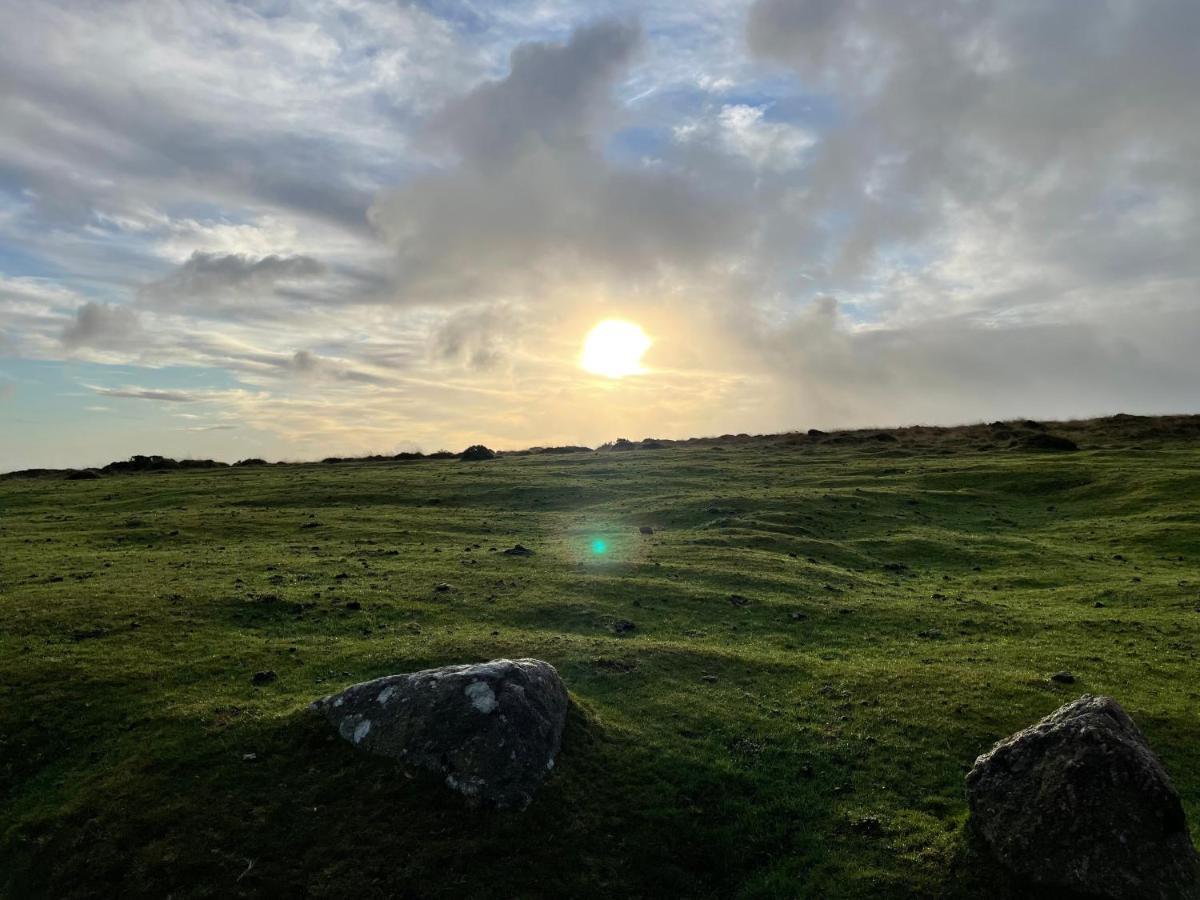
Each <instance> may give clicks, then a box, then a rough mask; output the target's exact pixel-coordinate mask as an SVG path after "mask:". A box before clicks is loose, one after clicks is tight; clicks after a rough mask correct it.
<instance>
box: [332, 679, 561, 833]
mask: <svg viewBox="0 0 1200 900" xmlns="http://www.w3.org/2000/svg"><path fill="white" fill-rule="evenodd" d="M311 709H313V710H314V711H316V712H318V713H320V714H321V715H323V716H324V717H325V718H326V719H328V720H329V722H330V723H332V724H333V725H334V727H336V728H337V730H338V733H339V734H340V735H341V736H342V737H343V738H345V739H346V740H347V741H349V742H350V743H352V744H354V746H356V747H358V748H360V749H362V750H365V751H367V752H369V753H374V754H376V755H379V756H386V757H390V758H392V759H395V760H398V761H400V762H402V763H405V764H406V765H410V766H413V767H415V768H419V769H425V770H427V771H430V772H433V773H435V774H437V775H439V776H441V777H443V778H444V779H445V782H446V784H447V786H449V787H450V788H452V789H454V790H456V791H458V792H459V793H461V794H463V795H465V796H466V797H468V798H470V799H472V800H475V801H486V802H488V803H494V804H495V805H497V806H500V807H515V808H518V809H519V808H523V807H525V806H526V805H528V803H529V801H530V800H531V798H532V797H533V794H534V792H535V791H536V790H537V788H538V787H539V786H540V785H541V783H542V781H543V779H544V778H545V777H546V775H547V773H549V771H550V770H551V769H552V768H553V766H554V758H555V756H556V755H557V753H558V749H559V745H560V743H561V741H562V732H563V726H564V724H565V722H566V715H567V690H566V688H565V687H564V686H563V683H562V680H561V679H560V678H559V677H558V672H556V671H555V669H554V667H553V666H551V665H550V664H549V663H545V662H542V661H540V660H536V659H515V660H510V659H496V660H492V661H491V662H486V663H477V664H474V665H460V666H445V667H443V668H439V669H426V670H424V671H421V672H413V673H410V674H406V675H389V676H386V677H384V678H377V679H375V680H374V681H367V682H364V683H362V684H356V685H353V686H352V687H348V688H346V689H345V690H344V691H342V692H341V693H338V694H334V695H332V696H330V697H325V698H323V699H321V700H317V701H316V702H315V703H313V704H312V706H311Z"/></svg>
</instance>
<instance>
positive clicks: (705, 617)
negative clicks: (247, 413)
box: [0, 419, 1200, 898]
mask: <svg viewBox="0 0 1200 900" xmlns="http://www.w3.org/2000/svg"><path fill="white" fill-rule="evenodd" d="M1109 421H1110V422H1111V421H1112V420H1109ZM1185 424H1186V423H1185ZM1019 428H1020V425H1019V423H1009V427H1006V428H1005V429H998V428H997V429H991V430H1013V429H1019ZM1049 428H1050V430H1051V431H1052V432H1054V433H1062V434H1065V435H1067V436H1068V437H1070V438H1071V439H1072V440H1075V441H1076V442H1077V443H1079V444H1080V446H1081V447H1082V448H1083V449H1082V451H1080V452H1075V453H1061V454H1059V453H1047V452H1028V453H1026V452H1023V451H1021V450H1020V449H1014V448H1013V447H1010V446H1008V445H1007V444H1005V446H1004V447H1002V448H993V450H992V451H989V452H980V451H978V450H976V449H974V447H975V446H976V445H978V444H979V443H980V442H981V441H983V437H984V433H985V432H988V431H989V426H986V425H981V426H976V427H975V430H968V431H967V432H964V433H963V434H961V435H960V436H959V437H957V438H954V439H953V440H951V438H949V437H946V435H945V434H940V433H939V434H934V433H933V432H932V431H930V432H929V433H926V432H924V431H919V430H918V431H915V432H914V431H912V430H908V431H905V430H901V431H896V432H894V434H896V435H897V436H898V437H899V440H898V442H896V443H891V442H887V443H885V442H882V441H875V440H867V441H854V440H847V441H840V442H831V441H830V440H829V438H830V437H831V436H828V435H826V436H818V437H812V438H810V437H808V436H804V435H801V436H792V437H790V438H789V439H787V440H783V439H763V440H753V439H751V440H741V439H739V440H738V441H736V442H731V443H728V444H725V445H722V446H721V449H716V448H715V447H713V446H708V445H704V444H699V445H697V446H691V447H679V446H675V447H667V448H666V449H659V450H654V451H644V452H639V451H636V450H635V451H632V452H624V453H620V454H615V453H599V454H591V453H573V454H562V455H559V454H555V455H536V454H535V455H529V456H510V457H502V458H500V459H497V460H491V461H488V462H487V463H486V464H481V465H466V464H461V463H459V462H457V461H455V460H446V461H440V460H437V461H417V462H412V461H405V462H366V463H343V464H337V465H320V464H316V465H311V466H254V467H234V468H227V469H195V470H191V469H185V470H178V471H172V472H170V473H168V474H164V475H146V474H118V475H106V476H104V477H102V478H99V479H90V480H72V481H68V480H65V479H62V478H53V479H51V478H39V479H10V480H5V481H4V482H2V483H0V516H2V518H0V894H3V895H4V896H11V897H22V898H24V897H37V896H53V897H87V896H117V895H121V896H165V895H167V894H171V895H172V896H175V897H209V896H211V897H237V896H312V897H325V896H328V897H341V896H360V897H385V896H431V897H464V896H472V897H514V896H521V897H559V896H574V897H587V896H595V897H602V896H618V895H625V896H645V897H650V896H655V897H658V896H696V897H706V896H711V897H718V896H720V897H725V896H742V897H811V898H839V897H841V898H849V897H873V898H879V897H896V898H901V897H905V898H907V897H921V896H926V897H942V896H947V897H963V898H966V897H983V898H1002V897H1015V896H1023V895H1022V894H1021V893H1020V891H1019V890H1018V889H1017V888H1015V887H1013V886H1012V885H1010V884H1007V883H1006V882H1005V880H1004V879H1003V878H1002V877H1000V875H999V873H997V872H995V871H994V870H993V869H992V868H991V867H990V865H989V864H988V863H987V861H986V860H985V859H983V858H981V857H980V856H979V855H978V853H977V851H976V850H975V849H974V848H972V847H971V846H970V844H969V842H968V841H967V840H966V838H965V836H964V830H963V822H964V820H965V816H966V805H965V800H964V798H963V793H962V777H963V775H964V773H965V771H966V768H967V767H969V766H970V764H971V762H972V761H973V759H974V757H975V756H976V755H977V754H978V753H980V752H982V751H984V750H986V749H987V748H988V747H989V746H990V745H991V743H992V742H993V741H995V740H996V739H998V738H1000V737H1002V736H1004V735H1006V734H1008V733H1010V732H1012V731H1014V730H1016V729H1017V728H1019V727H1022V726H1024V725H1026V724H1029V723H1030V722H1032V721H1034V720H1036V719H1037V718H1039V717H1041V716H1042V715H1044V714H1045V713H1047V712H1049V711H1050V710H1051V709H1053V708H1055V707H1056V706H1058V705H1060V704H1061V703H1063V702H1065V701H1066V700H1068V699H1071V698H1073V697H1075V696H1077V695H1079V694H1080V693H1084V692H1093V693H1096V692H1099V693H1108V694H1112V695H1113V696H1115V697H1117V698H1118V699H1119V700H1120V702H1121V703H1122V704H1123V705H1124V706H1125V707H1126V709H1127V710H1129V712H1130V713H1131V714H1132V715H1133V716H1134V718H1135V719H1137V720H1138V722H1139V724H1140V725H1141V726H1142V728H1143V729H1144V731H1145V732H1146V733H1147V735H1148V737H1149V739H1150V742H1151V744H1152V745H1153V746H1154V747H1155V748H1156V750H1157V751H1158V752H1159V754H1160V756H1161V757H1162V759H1163V761H1164V763H1165V765H1166V767H1167V769H1168V771H1169V772H1170V773H1171V775H1172V777H1173V779H1174V781H1175V784H1176V786H1177V787H1178V788H1179V790H1180V793H1181V794H1182V795H1183V799H1184V805H1185V807H1186V809H1187V812H1188V815H1189V818H1190V821H1191V822H1192V824H1193V829H1196V827H1197V825H1198V824H1200V765H1198V763H1200V758H1198V757H1197V751H1196V748H1197V747H1198V746H1200V718H1198V716H1197V713H1196V710H1197V709H1198V708H1200V705H1198V704H1197V701H1198V700H1200V688H1198V687H1197V684H1196V679H1195V675H1196V672H1197V671H1198V670H1200V669H1198V666H1197V653H1198V651H1200V574H1197V572H1198V570H1197V560H1198V559H1200V481H1197V479H1196V476H1195V472H1196V469H1197V465H1198V464H1200V447H1197V446H1196V445H1194V444H1193V443H1191V442H1190V440H1191V432H1190V431H1188V428H1187V427H1185V425H1181V424H1179V422H1178V421H1175V420H1170V421H1169V422H1165V423H1164V421H1160V420H1155V419H1136V420H1129V421H1126V420H1117V421H1116V422H1115V424H1112V425H1111V426H1110V427H1109V431H1105V427H1104V426H1102V425H1096V424H1095V423H1071V424H1069V425H1053V426H1049ZM1113 429H1115V431H1114V430H1113ZM1130 429H1136V430H1137V431H1138V433H1139V434H1143V435H1144V436H1145V437H1144V439H1145V440H1146V441H1150V442H1151V444H1150V445H1149V446H1152V447H1153V449H1152V451H1148V450H1147V449H1146V446H1145V445H1141V444H1137V443H1136V441H1135V439H1134V438H1132V437H1129V436H1128V433H1129V432H1130ZM876 431H877V430H875V431H871V432H864V434H866V435H868V436H869V435H871V434H874V433H876ZM976 432H978V433H976ZM1005 440H1006V441H1008V440H1015V439H1005ZM955 442H957V443H955ZM1102 447H1103V448H1107V449H1097V448H1102ZM885 454H886V455H885ZM895 454H899V455H898V456H897V455H895ZM435 501H436V502H435ZM642 525H649V526H652V527H653V528H654V533H653V534H652V535H644V534H641V533H639V527H640V526H642ZM598 539H599V540H603V541H605V543H606V546H607V552H606V553H605V554H603V555H597V554H595V553H594V552H593V550H592V547H593V543H594V542H595V541H596V540H598ZM517 543H520V544H522V545H524V546H526V547H529V548H531V549H532V550H533V551H534V554H533V555H532V556H529V557H513V556H505V555H503V553H502V552H501V551H502V550H504V549H506V548H508V547H512V546H513V545H514V544H517ZM493 547H495V548H496V550H495V551H492V550H491V548H493ZM440 584H446V585H448V587H447V588H445V589H442V590H438V589H437V586H438V585H440ZM732 595H737V596H738V597H739V598H740V599H739V601H738V602H737V603H734V602H731V600H730V598H731V596H732ZM743 600H744V601H745V602H742V601H743ZM1098 602H1099V603H1101V604H1102V605H1101V606H1097V605H1096V604H1097V603H1098ZM621 620H625V621H629V622H633V623H634V624H635V626H636V627H635V628H634V629H633V630H621V629H614V627H613V623H614V622H617V621H621ZM498 656H536V657H539V658H542V659H546V660H548V661H550V662H551V663H553V664H554V665H556V666H557V667H558V668H559V670H560V672H561V673H562V675H563V677H564V679H565V681H566V682H567V685H568V687H569V688H570V690H571V693H572V698H573V702H574V706H573V709H572V712H571V715H570V720H569V722H568V728H567V734H566V738H565V741H564V748H563V752H562V755H561V756H560V759H559V765H558V767H557V768H556V772H555V774H554V776H553V777H552V778H551V779H550V780H549V781H548V782H547V784H546V786H545V787H544V788H543V790H542V792H541V793H540V794H539V795H538V797H537V799H536V800H535V802H534V804H533V806H532V807H531V808H530V809H529V810H528V811H527V812H526V813H524V814H521V815H512V814H497V813H493V812H488V811H486V810H483V811H477V810H475V811H473V810H469V809H466V808H464V806H463V805H462V804H461V802H460V801H459V799H458V798H457V796H456V795H454V794H452V793H450V792H449V791H446V790H444V789H443V788H442V787H441V786H439V785H437V784H431V783H429V781H428V780H426V779H424V778H421V777H413V778H410V777H408V776H407V775H405V774H404V773H402V772H400V771H399V770H398V769H397V768H396V767H395V765H394V764H392V763H389V762H387V761H383V760H378V759H370V758H364V757H361V756H359V755H357V754H356V753H355V752H354V751H353V749H352V748H351V747H350V746H349V745H347V744H344V743H342V742H340V741H337V740H333V739H331V737H330V735H329V733H328V730H327V729H326V728H325V727H323V726H322V725H320V724H319V723H317V722H314V721H313V720H311V719H310V718H308V717H307V716H306V715H304V713H303V709H304V706H305V705H306V704H307V703H308V701H310V700H311V699H313V698H315V697H317V696H320V695H323V694H326V693H329V692H332V691H334V690H336V689H339V688H341V687H342V686H344V685H346V684H349V683H351V682H354V681H359V680H363V679H366V678H371V677H375V676H378V675H383V674H386V673H391V672H402V671H410V670H413V669H418V668H423V667H426V666H431V665H440V664H445V663H451V662H462V661H471V660H483V659H489V658H493V657H498ZM1063 669H1067V670H1070V671H1071V672H1072V673H1073V674H1074V675H1075V676H1076V679H1077V681H1076V683H1075V684H1073V685H1069V686H1064V685H1058V684H1054V683H1052V682H1050V681H1049V680H1048V675H1049V674H1050V673H1052V672H1055V671H1059V670H1063ZM268 670H269V671H273V672H275V673H276V674H277V676H278V677H277V679H276V680H275V681H273V682H270V683H267V684H263V685H261V686H255V685H253V684H252V677H253V675H254V673H256V672H261V671H268ZM248 754H253V755H254V756H253V758H252V759H250V758H247V755H248Z"/></svg>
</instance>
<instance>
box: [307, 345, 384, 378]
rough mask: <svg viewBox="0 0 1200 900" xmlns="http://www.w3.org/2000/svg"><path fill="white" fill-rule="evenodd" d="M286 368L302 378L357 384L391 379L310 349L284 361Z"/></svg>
mask: <svg viewBox="0 0 1200 900" xmlns="http://www.w3.org/2000/svg"><path fill="white" fill-rule="evenodd" d="M283 366H284V368H285V369H286V370H287V371H288V372H289V373H291V374H293V375H295V376H297V377H300V378H325V379H330V380H333V381H349V382H354V383H357V384H375V385H379V384H388V383H389V382H390V379H388V378H386V377H383V376H380V375H376V374H374V373H371V372H366V371H363V370H361V369H357V368H354V367H352V366H347V365H345V364H343V363H340V362H338V361H337V360H332V359H328V358H326V357H324V356H320V355H318V354H316V353H313V352H312V351H310V350H297V351H296V352H295V353H294V354H293V355H292V356H291V358H290V359H288V360H287V361H286V362H285V363H283Z"/></svg>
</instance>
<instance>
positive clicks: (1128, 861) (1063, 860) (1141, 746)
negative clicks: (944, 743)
mask: <svg viewBox="0 0 1200 900" xmlns="http://www.w3.org/2000/svg"><path fill="white" fill-rule="evenodd" d="M967 798H968V801H969V803H970V807H971V822H972V827H973V828H974V830H975V832H976V834H978V835H979V836H980V837H982V839H983V840H984V841H985V842H986V843H987V845H988V846H989V847H990V848H991V851H992V852H993V853H994V854H995V856H996V858H997V859H998V860H999V861H1000V862H1001V863H1002V864H1004V865H1005V866H1006V867H1007V868H1008V869H1009V870H1011V871H1012V872H1014V873H1015V874H1016V875H1018V876H1019V877H1022V878H1024V879H1027V880H1028V881H1030V882H1033V883H1034V884H1038V885H1043V886H1046V887H1053V888H1058V889H1066V890H1071V891H1075V892H1078V893H1081V894H1086V895H1092V896H1097V897H1109V898H1114V900H1196V898H1200V872H1198V866H1197V857H1196V852H1195V849H1194V848H1193V847H1192V842H1191V838H1190V837H1189V835H1188V828H1187V823H1186V821H1185V819H1184V814H1183V806H1182V804H1181V803H1180V800H1179V795H1178V794H1177V793H1176V792H1175V789H1174V788H1173V787H1172V786H1171V782H1170V779H1169V778H1168V777H1167V773H1166V771H1164V769H1163V767H1162V764H1161V763H1160V762H1159V761H1158V758H1157V757H1156V756H1155V755H1154V753H1153V752H1152V751H1151V750H1150V747H1149V746H1148V745H1147V743H1146V739H1145V738H1144V737H1143V736H1142V733H1141V732H1140V731H1139V730H1138V728H1137V726H1136V725H1134V723H1133V721H1132V720H1131V719H1130V718H1129V716H1128V715H1126V714H1125V711H1124V710H1123V709H1121V707H1120V705H1119V704H1118V703H1117V702H1116V701H1115V700H1113V699H1111V698H1110V697H1093V696H1091V695H1089V694H1085V695H1084V696H1082V697H1080V698H1079V699H1078V700H1075V701H1074V702H1072V703H1068V704H1067V705H1066V706H1063V707H1061V708H1059V709H1057V710H1055V711H1054V712H1053V713H1051V714H1050V715H1048V716H1047V717H1046V718H1044V719H1042V721H1040V722H1038V723H1037V724H1036V725H1033V726H1032V727H1030V728H1026V729H1025V730H1024V731H1019V732H1017V733H1016V734H1014V735H1012V736H1011V737H1009V738H1006V739H1005V740H1003V741H1001V742H1000V743H998V744H997V745H996V746H995V747H993V748H992V749H991V751H990V752H988V753H985V754H984V755H983V756H980V757H979V758H978V759H977V760H976V761H975V767H974V768H973V769H972V770H971V772H970V774H968V775H967Z"/></svg>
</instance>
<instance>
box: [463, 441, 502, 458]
mask: <svg viewBox="0 0 1200 900" xmlns="http://www.w3.org/2000/svg"><path fill="white" fill-rule="evenodd" d="M458 458H459V459H461V460H463V461H464V462H479V461H482V460H485V459H495V458H496V451H495V450H492V449H491V448H490V447H485V446H483V444H472V445H471V446H470V447H468V448H467V449H466V450H464V451H463V452H462V453H460V454H459V455H458Z"/></svg>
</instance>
